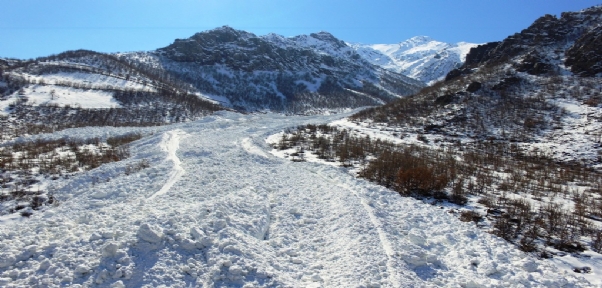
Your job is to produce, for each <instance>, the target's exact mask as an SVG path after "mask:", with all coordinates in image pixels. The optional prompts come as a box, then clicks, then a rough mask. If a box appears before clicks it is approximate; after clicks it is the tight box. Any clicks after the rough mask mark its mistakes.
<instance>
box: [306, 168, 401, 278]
mask: <svg viewBox="0 0 602 288" xmlns="http://www.w3.org/2000/svg"><path fill="white" fill-rule="evenodd" d="M303 169H306V168H303ZM306 170H308V171H310V170H309V169H306ZM320 170H321V169H320ZM310 172H311V171H310ZM316 175H318V177H320V178H322V179H324V180H326V181H328V182H330V183H333V184H334V185H335V186H337V187H339V188H342V189H345V190H347V191H349V192H351V194H353V195H354V196H355V197H357V199H358V200H359V201H360V203H361V205H362V208H363V209H364V211H366V214H368V218H370V222H371V223H372V225H374V227H375V229H376V232H377V234H378V238H379V240H380V243H381V247H382V248H383V251H385V255H387V271H388V273H389V281H390V282H391V284H392V286H393V287H402V286H403V285H402V281H401V279H400V275H399V274H398V273H397V269H395V267H394V266H395V265H394V259H395V254H396V253H395V251H394V250H393V245H392V244H391V242H390V241H389V238H387V235H386V234H385V232H384V231H383V228H382V227H383V224H382V223H381V222H380V221H379V220H378V217H377V216H376V215H375V214H374V211H373V210H374V209H372V207H370V205H369V204H368V203H367V202H366V200H365V199H364V198H363V197H362V196H360V195H359V194H358V193H357V192H356V191H355V190H353V189H351V188H350V187H349V186H348V185H346V184H343V183H341V182H338V181H333V179H330V178H328V177H326V176H325V175H323V174H322V173H316Z"/></svg>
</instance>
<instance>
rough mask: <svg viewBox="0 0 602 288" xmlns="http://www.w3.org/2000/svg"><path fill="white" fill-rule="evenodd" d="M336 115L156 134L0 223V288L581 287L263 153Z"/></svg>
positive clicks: (451, 221)
mask: <svg viewBox="0 0 602 288" xmlns="http://www.w3.org/2000/svg"><path fill="white" fill-rule="evenodd" d="M343 116H344V115H335V116H316V117H285V116H281V115H272V114H267V115H240V114H234V113H221V114H218V115H215V116H211V117H207V118H205V119H203V120H201V121H197V122H193V123H186V124H180V125H175V126H169V127H161V128H158V130H157V131H156V133H155V134H154V135H152V136H149V137H147V138H143V139H141V140H139V141H137V142H134V143H133V146H132V154H133V155H134V156H133V157H132V158H131V159H128V160H126V161H122V162H117V163H110V164H107V165H103V166H101V167H100V168H98V169H95V170H92V171H90V172H89V173H86V174H82V175H79V176H77V177H73V178H71V179H69V180H68V181H69V182H68V183H65V185H62V186H61V187H59V188H57V191H56V193H55V195H56V196H57V198H58V199H60V200H61V202H60V205H59V206H58V207H52V208H49V209H47V210H45V211H43V212H39V213H36V214H34V215H33V216H31V217H30V218H28V219H25V218H23V219H17V220H5V221H4V222H0V223H1V224H0V225H1V226H0V237H1V238H0V239H1V240H0V286H3V287H4V286H6V287H13V286H14V287H17V286H34V287H35V286H38V287H49V286H67V285H68V284H69V285H82V286H102V287H141V286H147V287H159V286H161V285H166V286H168V287H215V286H217V287H262V286H263V287H265V286H267V287H428V286H447V287H459V286H464V287H488V286H494V287H522V286H542V287H544V286H545V287H562V286H577V287H580V286H585V287H587V286H589V284H587V283H586V282H584V280H580V279H577V278H575V277H574V276H573V275H572V274H566V273H564V272H560V271H557V270H556V269H555V268H554V267H552V266H551V265H549V264H546V263H543V262H541V261H539V260H536V259H534V258H531V257H528V256H527V255H526V254H523V253H521V252H519V251H517V250H516V249H515V248H514V247H512V246H510V245H509V244H507V243H506V242H504V241H502V240H499V239H497V238H496V237H494V236H492V235H489V234H487V233H484V232H482V231H479V230H478V229H477V228H475V227H474V224H467V223H463V222H460V221H459V220H457V219H456V217H455V216H453V215H449V214H448V213H447V212H445V211H444V210H441V209H439V207H437V206H432V205H429V204H423V203H422V202H420V201H417V200H414V199H410V198H402V197H400V196H399V195H398V194H396V193H395V192H392V191H389V190H387V189H385V188H382V187H379V186H376V185H373V184H371V183H368V182H365V181H363V180H358V179H355V178H354V177H352V176H351V175H349V174H348V173H346V172H345V170H344V169H342V168H337V167H332V166H326V165H319V164H316V163H296V162H290V161H288V160H284V159H280V158H277V157H275V156H272V155H271V154H270V153H269V152H270V150H271V148H270V147H269V146H268V145H267V144H266V142H265V139H266V137H267V136H269V135H271V134H274V133H277V132H280V131H281V130H283V129H285V128H287V127H294V126H296V125H300V124H307V123H324V122H328V121H332V120H335V119H338V118H341V117H343ZM154 129H157V128H154ZM72 131H73V132H68V133H74V134H77V135H81V134H82V133H84V132H83V131H88V133H89V134H90V136H96V134H98V133H106V132H102V131H101V130H98V129H90V130H85V129H74V130H72ZM66 133H67V132H66ZM103 135H104V134H103ZM142 159H148V160H149V162H150V165H151V167H150V168H147V169H143V170H141V171H139V172H136V173H132V174H130V175H125V173H124V171H125V166H126V165H127V164H131V163H136V162H137V161H140V160H142ZM98 179H100V181H99V180H98Z"/></svg>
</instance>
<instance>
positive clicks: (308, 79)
mask: <svg viewBox="0 0 602 288" xmlns="http://www.w3.org/2000/svg"><path fill="white" fill-rule="evenodd" d="M120 56H121V57H122V58H123V59H127V60H128V61H136V62H138V63H143V64H144V65H147V66H148V67H151V68H152V69H156V70H162V71H166V72H168V73H170V74H171V75H173V76H175V77H176V78H177V79H179V80H181V81H184V82H186V83H190V84H191V85H192V86H194V87H195V88H196V89H198V91H200V93H202V94H203V95H207V96H208V97H213V98H214V99H216V100H218V101H221V103H223V104H224V105H226V106H231V107H234V108H237V109H240V110H247V111H249V110H257V109H260V110H263V109H268V110H276V111H285V112H303V111H308V110H312V109H324V108H326V109H336V108H348V107H360V106H367V105H379V104H384V103H387V102H390V101H391V100H394V99H397V98H399V97H402V96H406V95H410V94H413V93H415V92H417V91H418V90H419V89H420V88H421V87H423V86H424V85H423V84H422V83H421V82H419V81H416V80H413V79H410V78H408V77H406V76H403V75H401V74H399V73H395V72H392V71H388V70H385V69H382V68H380V67H378V66H374V65H372V64H370V63H368V62H367V61H365V60H363V59H362V58H361V57H360V56H359V55H358V54H357V53H356V52H355V50H353V49H352V48H351V47H349V46H347V45H346V44H345V42H343V41H341V40H339V39H337V38H335V37H334V36H332V35H331V34H329V33H327V32H320V33H312V34H310V35H300V36H296V37H291V38H286V37H282V36H280V35H275V34H269V35H265V36H256V35H254V34H252V33H249V32H245V31H240V30H235V29H232V28H230V27H227V26H224V27H220V28H217V29H213V30H210V31H205V32H201V33H197V34H195V35H193V36H192V37H190V38H188V39H178V40H176V41H175V42H174V43H173V44H171V45H169V46H167V47H164V48H161V49H158V50H156V51H152V52H144V53H127V54H122V55H120Z"/></svg>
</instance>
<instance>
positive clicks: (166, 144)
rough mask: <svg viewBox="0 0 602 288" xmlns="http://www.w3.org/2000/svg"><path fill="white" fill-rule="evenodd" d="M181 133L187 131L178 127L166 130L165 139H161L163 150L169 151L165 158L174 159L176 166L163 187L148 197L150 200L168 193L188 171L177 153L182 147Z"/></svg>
mask: <svg viewBox="0 0 602 288" xmlns="http://www.w3.org/2000/svg"><path fill="white" fill-rule="evenodd" d="M180 134H186V132H184V131H182V130H180V129H177V130H172V131H168V132H165V133H164V134H163V139H162V140H161V143H160V144H159V146H160V147H161V150H163V151H165V152H167V156H166V157H165V160H167V161H172V162H173V164H174V167H173V168H172V170H171V172H170V173H169V178H167V182H165V184H163V187H161V189H160V190H159V191H157V192H155V193H154V194H153V195H151V196H150V197H148V200H152V199H154V198H155V197H157V196H161V195H163V194H165V193H167V191H169V189H171V187H172V186H173V185H174V184H175V183H176V182H178V180H180V177H182V175H184V173H185V172H186V171H185V170H184V168H182V166H181V163H182V162H181V161H180V158H178V155H176V152H177V151H178V148H180Z"/></svg>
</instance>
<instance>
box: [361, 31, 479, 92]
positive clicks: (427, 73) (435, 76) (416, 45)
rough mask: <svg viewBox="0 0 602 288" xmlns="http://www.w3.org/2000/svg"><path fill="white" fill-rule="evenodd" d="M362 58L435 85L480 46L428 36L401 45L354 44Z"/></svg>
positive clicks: (415, 38)
mask: <svg viewBox="0 0 602 288" xmlns="http://www.w3.org/2000/svg"><path fill="white" fill-rule="evenodd" d="M350 45H351V47H352V48H354V49H355V50H356V51H357V53H358V54H360V56H362V58H364V59H366V60H368V61H369V62H370V63H372V64H375V65H379V66H381V67H383V68H385V69H388V70H391V71H395V72H398V73H401V74H404V75H406V76H408V77H411V78H414V79H416V80H419V81H422V82H424V83H432V82H434V81H437V80H441V79H442V78H444V77H445V75H446V74H447V73H448V72H449V71H451V70H453V69H455V68H458V67H460V66H461V65H462V64H463V63H464V61H465V59H466V54H467V53H468V51H469V50H470V48H472V47H475V46H476V45H477V44H473V43H466V42H459V43H444V42H440V41H436V40H433V39H431V38H430V37H426V36H417V37H412V38H410V39H408V40H405V41H403V42H400V43H398V44H350Z"/></svg>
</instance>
